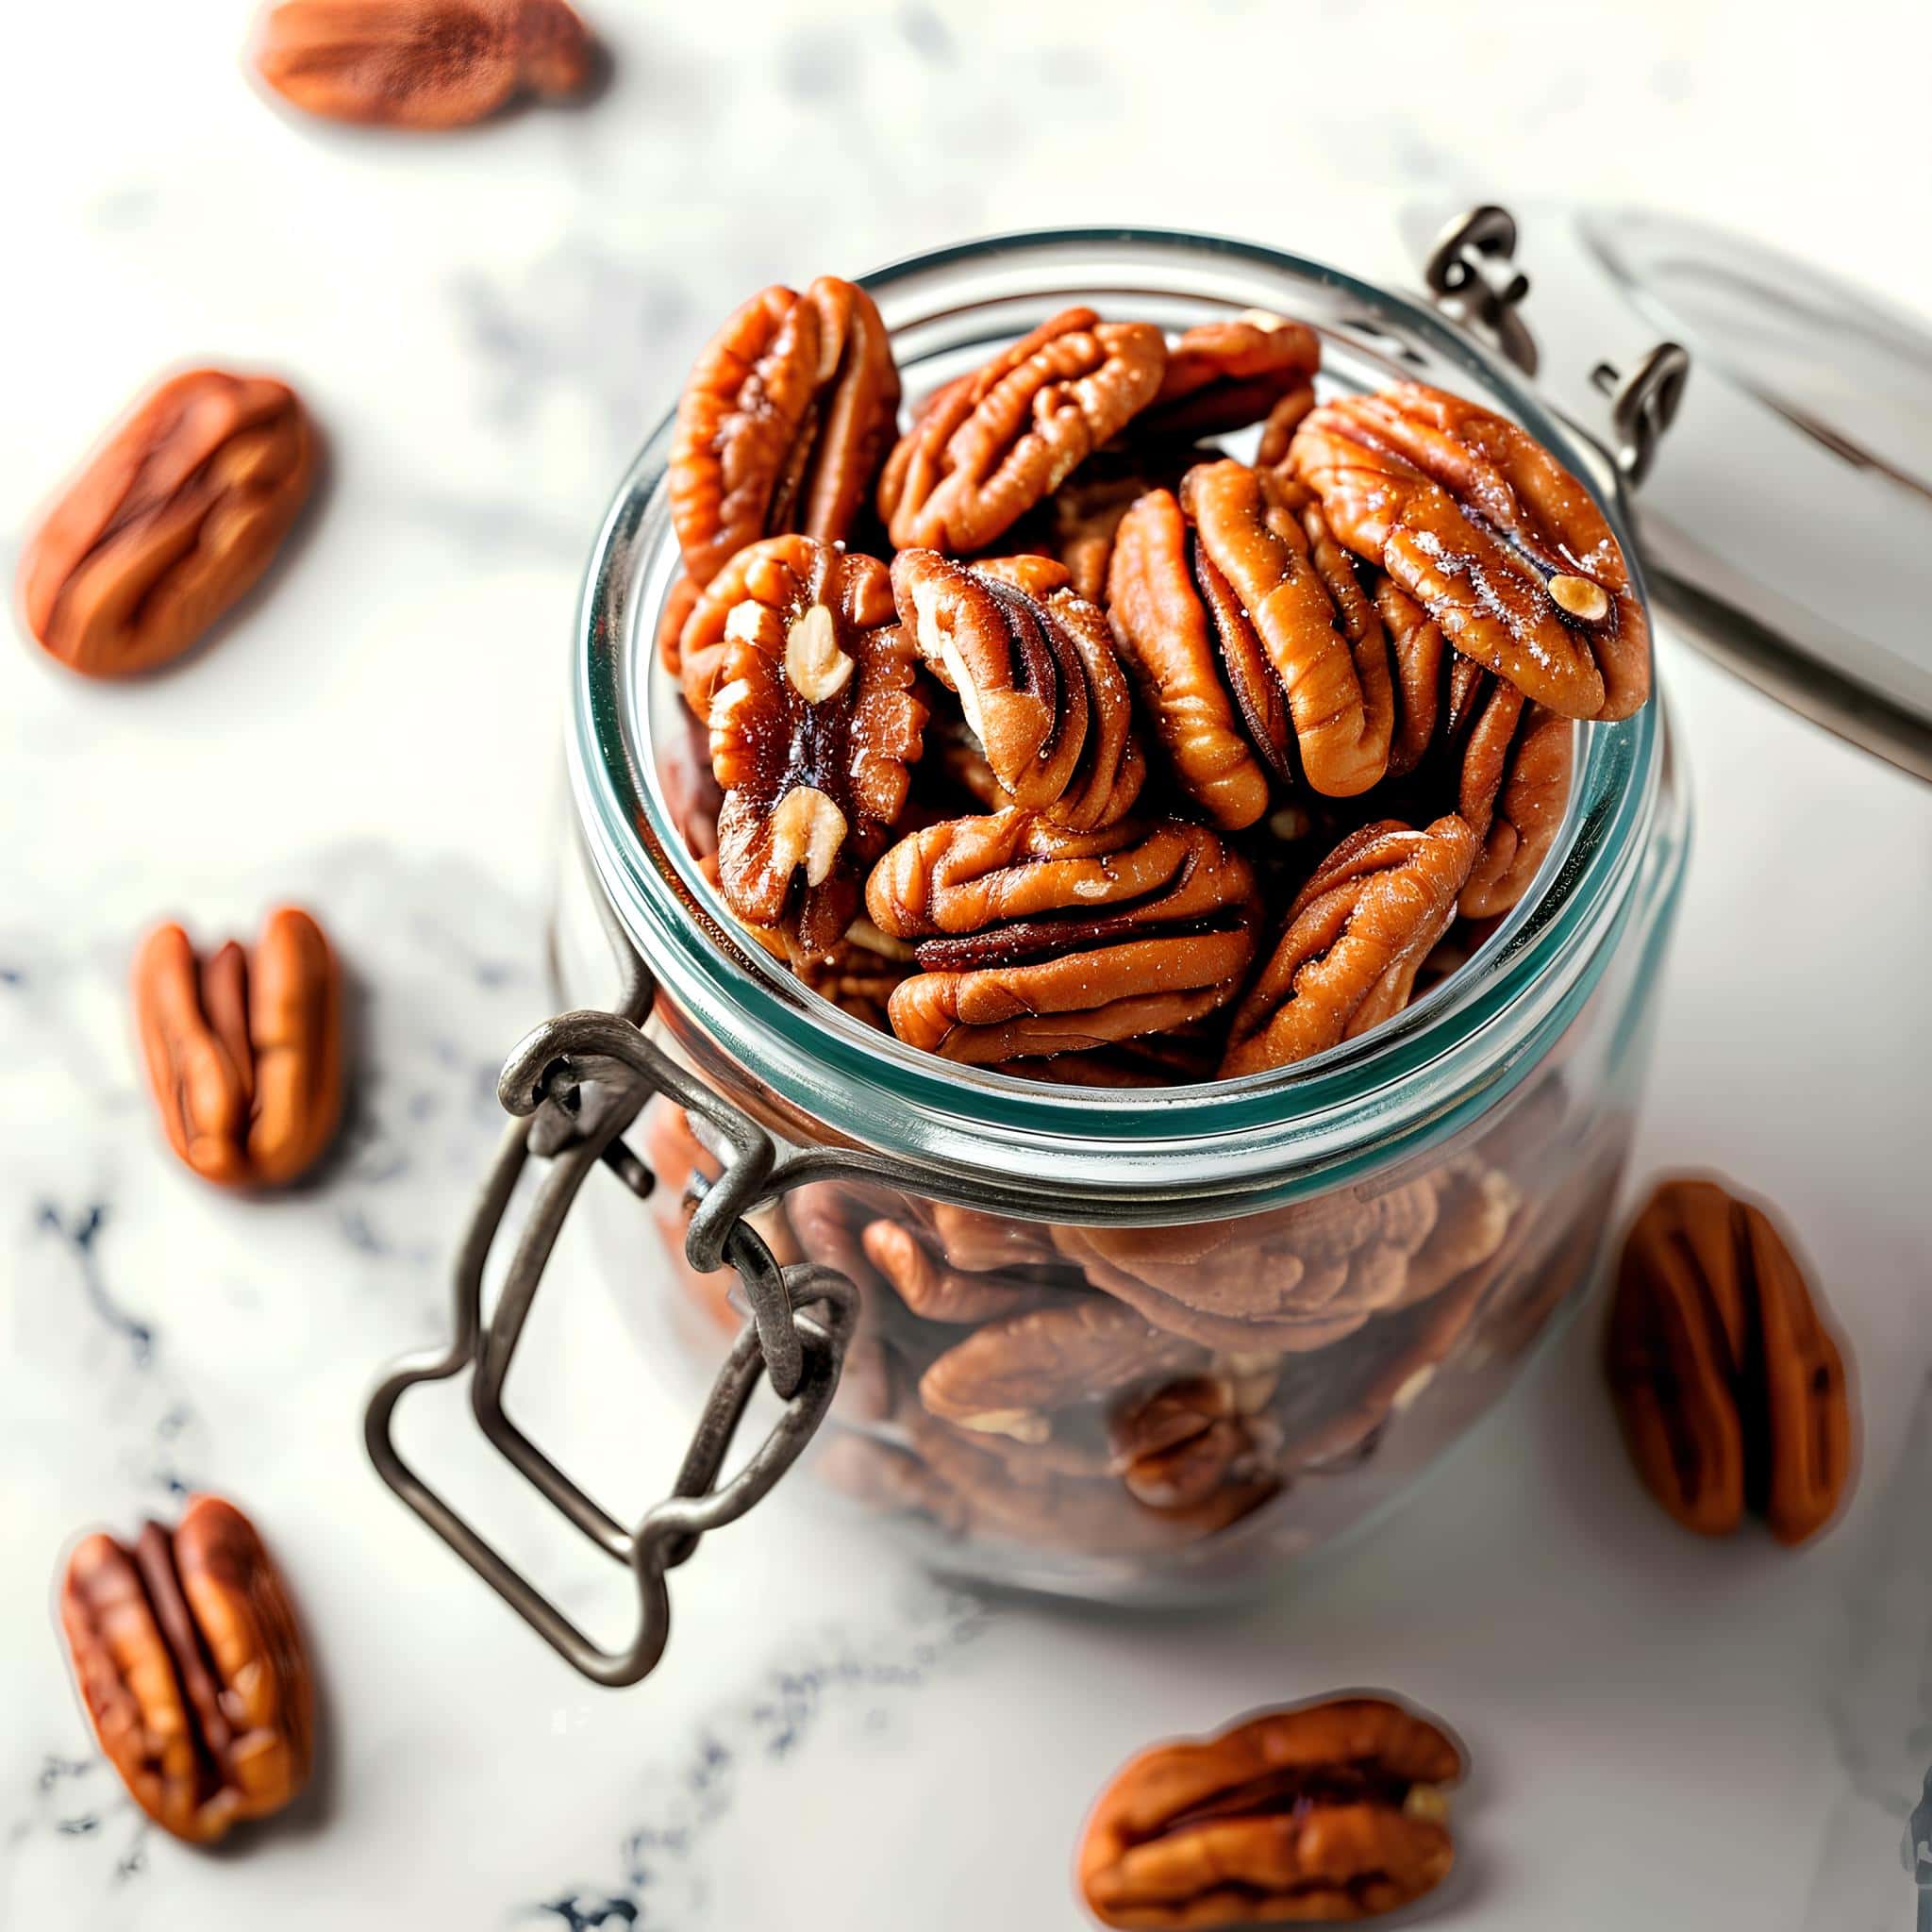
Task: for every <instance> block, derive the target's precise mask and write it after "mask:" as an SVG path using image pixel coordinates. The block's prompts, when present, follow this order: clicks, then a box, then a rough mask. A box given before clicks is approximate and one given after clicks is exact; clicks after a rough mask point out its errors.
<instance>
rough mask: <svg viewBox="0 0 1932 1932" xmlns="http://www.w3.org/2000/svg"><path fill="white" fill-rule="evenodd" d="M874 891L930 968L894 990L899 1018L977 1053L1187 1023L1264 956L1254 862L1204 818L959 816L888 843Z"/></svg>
mask: <svg viewBox="0 0 1932 1932" xmlns="http://www.w3.org/2000/svg"><path fill="white" fill-rule="evenodd" d="M866 903H867V907H868V908H869V910H870V911H871V913H872V918H873V923H874V924H875V925H877V926H879V927H880V928H881V929H883V930H884V931H886V932H888V933H891V935H892V936H893V937H894V938H897V939H905V940H910V941H912V942H913V958H914V959H915V960H916V961H917V962H918V964H919V967H920V969H921V970H920V971H919V972H918V973H917V974H914V975H913V977H911V978H910V979H908V980H907V981H906V982H905V984H904V985H902V986H901V987H900V988H899V990H898V991H896V992H895V993H894V994H893V995H892V1003H891V1021H892V1030H893V1031H894V1032H895V1033H897V1034H898V1036H899V1038H900V1039H901V1040H904V1041H908V1042H909V1043H910V1044H912V1045H914V1046H921V1047H924V1048H926V1049H927V1050H928V1051H930V1052H934V1053H938V1054H941V1055H943V1056H944V1057H945V1058H948V1059H956V1060H964V1061H972V1062H975V1063H980V1064H997V1063H998V1062H1000V1061H1003V1060H1015V1059H1025V1058H1034V1057H1037V1056H1039V1055H1042V1054H1056V1053H1065V1052H1071V1051H1076V1050H1079V1049H1083V1048H1087V1047H1091V1046H1098V1045H1103V1044H1105V1043H1107V1042H1108V1041H1118V1040H1129V1039H1133V1038H1136V1037H1137V1036H1139V1035H1141V1034H1148V1033H1165V1032H1169V1031H1171V1030H1173V1029H1174V1028H1175V1027H1178V1026H1184V1025H1186V1024H1188V1023H1189V1022H1191V1021H1193V1020H1197V1019H1199V1018H1200V1017H1201V1016H1202V1015H1203V1014H1205V1013H1208V1012H1212V1011H1213V1010H1215V1008H1219V1007H1221V1006H1223V1005H1224V1004H1225V1003H1226V1002H1227V1001H1228V1000H1229V999H1231V998H1232V997H1233V996H1234V993H1235V991H1236V990H1237V989H1238V988H1239V986H1240V984H1241V977H1242V975H1243V974H1245V973H1246V971H1247V968H1248V964H1249V962H1250V960H1251V959H1252V958H1253V957H1254V949H1255V924H1256V918H1257V907H1256V902H1255V898H1254V875H1253V874H1252V873H1251V872H1250V870H1249V868H1248V866H1247V864H1246V862H1245V861H1244V860H1243V859H1241V858H1239V857H1238V856H1237V855H1236V854H1234V853H1232V852H1229V851H1228V850H1227V849H1226V847H1225V846H1224V845H1223V844H1222V842H1221V841H1220V840H1219V839H1217V838H1216V837H1215V835H1214V834H1213V833H1212V832H1210V831H1208V830H1207V829H1206V827H1204V826H1200V825H1190V824H1178V823H1171V822H1157V823H1153V824H1139V823H1135V822H1134V821H1131V820H1124V821H1122V822H1121V823H1119V824H1113V825H1109V826H1107V827H1106V828H1105V829H1103V830H1098V831H1091V832H1075V831H1073V830H1071V829H1069V828H1068V827H1066V826H1064V825H1060V824H1055V823H1054V822H1053V821H1052V820H1051V819H1049V818H1046V817H1044V816H1042V815H1041V813H1039V812H1035V811H1029V810H1027V809H1026V808H1024V807H1021V806H1014V807H1010V808H1008V809H1007V810H1005V811H999V812H992V813H990V814H988V815H987V816H986V817H984V818H972V819H954V820H950V821H947V822H945V823H943V824H937V825H929V826H927V827H925V828H924V830H923V831H919V832H916V833H914V834H913V835H912V836H911V837H910V838H908V839H903V840H901V841H899V843H898V844H897V845H895V846H894V847H893V848H892V849H891V851H890V852H889V853H887V854H886V856H885V858H882V859H881V860H880V861H879V863H878V865H877V866H876V867H874V871H873V875H872V878H871V881H870V882H869V884H868V885H867V888H866Z"/></svg>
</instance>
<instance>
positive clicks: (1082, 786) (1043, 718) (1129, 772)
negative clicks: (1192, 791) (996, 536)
mask: <svg viewBox="0 0 1932 1932" xmlns="http://www.w3.org/2000/svg"><path fill="white" fill-rule="evenodd" d="M892 591H893V595H894V596H895V597H896V599H897V600H898V608H899V617H900V621H901V622H902V623H903V624H904V625H905V626H906V629H907V632H908V635H909V636H910V637H911V638H912V640H913V641H914V642H915V643H916V644H917V645H918V647H919V652H920V655H921V656H922V657H923V658H924V659H925V663H926V667H927V668H928V669H929V670H930V671H931V672H932V673H933V675H935V676H936V677H937V678H938V679H939V680H940V682H941V684H943V685H944V686H945V687H946V688H947V689H948V690H949V691H954V692H956V693H957V694H958V699H959V705H960V708H961V709H962V710H963V711H964V712H965V714H966V722H967V724H969V725H971V726H972V728H973V731H974V735H975V736H976V737H977V738H978V740H979V742H980V745H981V747H982V749H983V750H984V751H985V754H986V759H987V763H988V765H989V766H990V767H991V771H992V774H993V776H994V778H995V779H996V780H997V781H998V783H999V786H1000V788H1001V791H1002V794H1003V798H1002V802H1003V803H1006V804H1011V805H1032V806H1041V807H1050V808H1052V816H1053V817H1054V818H1056V819H1057V820H1058V821H1059V822H1060V823H1061V824H1067V825H1072V826H1074V828H1075V829H1076V830H1082V831H1084V830H1087V829H1089V828H1090V827H1092V826H1096V825H1104V824H1111V823H1112V822H1113V821H1114V820H1115V819H1118V818H1122V817H1124V816H1125V814H1126V813H1127V812H1128V811H1130V810H1131V809H1132V808H1133V805H1134V802H1135V800H1136V799H1137V798H1139V796H1140V794H1141V784H1142V782H1143V780H1144V779H1145V777H1146V765H1145V762H1144V760H1143V759H1142V758H1141V748H1140V746H1139V744H1138V743H1137V742H1136V741H1135V739H1134V735H1133V729H1132V724H1133V698H1132V696H1131V694H1130V693H1129V691H1128V690H1127V680H1126V677H1125V675H1124V674H1123V672H1122V670H1121V667H1120V662H1119V660H1118V659H1117V658H1115V656H1114V648H1113V634H1112V632H1111V631H1110V630H1109V629H1108V622H1107V617H1106V614H1105V612H1103V611H1102V610H1101V609H1100V608H1099V607H1098V606H1097V605H1094V604H1091V603H1090V602H1088V600H1087V599H1086V598H1084V597H1082V596H1081V595H1080V594H1079V593H1078V592H1077V591H1074V590H1073V589H1071V588H1070V587H1069V585H1068V581H1067V573H1066V571H1065V570H1064V569H1063V568H1062V567H1061V566H1060V565H1058V564H1057V563H1054V562H1052V561H1051V560H1049V559H1047V558H1039V557H1021V558H1005V559H1000V560H998V561H995V562H990V563H978V564H963V563H955V562H953V561H952V560H951V558H945V557H941V555H940V553H939V552H938V551H937V550H902V551H900V553H899V554H898V556H896V557H895V558H893V559H892Z"/></svg>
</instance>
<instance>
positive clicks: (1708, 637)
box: [1404, 207, 1932, 778]
mask: <svg viewBox="0 0 1932 1932" xmlns="http://www.w3.org/2000/svg"><path fill="white" fill-rule="evenodd" d="M1437 212H1438V213H1440V210H1438V211H1437ZM1482 212H1483V213H1486V214H1492V215H1495V216H1497V217H1500V218H1501V219H1502V221H1503V222H1505V223H1507V219H1508V218H1507V216H1504V215H1503V211H1502V210H1500V209H1493V210H1484V211H1482ZM1520 212H1521V213H1522V215H1523V220H1522V223H1521V234H1520V238H1519V235H1518V233H1517V231H1516V226H1515V225H1514V224H1509V225H1508V227H1507V243H1506V245H1505V246H1504V247H1503V248H1502V249H1501V250H1500V251H1498V252H1500V253H1501V254H1502V255H1503V256H1504V257H1505V258H1507V267H1508V270H1509V272H1510V273H1511V274H1512V275H1514V276H1515V277H1516V278H1517V281H1518V282H1519V284H1520V286H1515V287H1511V288H1509V289H1508V291H1507V296H1506V300H1507V305H1508V306H1507V322H1508V324H1509V326H1510V327H1511V329H1512V330H1515V331H1518V332H1519V333H1520V332H1522V331H1523V330H1524V329H1525V328H1526V332H1527V336H1528V338H1529V339H1530V340H1531V341H1533V342H1534V345H1535V346H1534V348H1533V349H1532V350H1531V354H1532V355H1534V356H1535V357H1536V358H1537V369H1536V373H1537V380H1538V384H1539V387H1540V388H1541V389H1542V390H1543V391H1544V392H1545V394H1546V395H1548V396H1549V398H1550V399H1551V400H1552V401H1553V402H1555V403H1556V404H1557V407H1559V408H1561V409H1562V410H1563V411H1564V412H1565V413H1566V414H1568V415H1569V416H1571V418H1572V419H1573V420H1574V421H1575V422H1577V423H1579V424H1581V425H1583V426H1584V427H1586V428H1587V429H1595V428H1596V427H1597V426H1598V425H1602V424H1603V422H1604V419H1605V413H1606V407H1607V398H1611V397H1613V396H1614V395H1615V392H1616V391H1617V389H1618V387H1619V384H1620V382H1621V381H1622V380H1623V379H1624V375H1625V374H1626V373H1627V372H1628V371H1629V370H1631V369H1633V368H1635V367H1637V366H1638V364H1639V362H1640V361H1641V357H1642V353H1643V350H1644V348H1645V347H1646V346H1648V345H1649V344H1651V343H1653V342H1655V341H1656V340H1657V338H1658V337H1659V336H1661V337H1665V338H1669V339H1670V340H1672V341H1675V342H1678V343H1681V344H1683V346H1684V347H1685V348H1687V349H1688V350H1689V351H1690V362H1691V369H1690V375H1689V380H1688V381H1687V382H1685V383H1684V385H1683V387H1682V390H1681V393H1680V395H1679V396H1678V397H1676V398H1674V404H1675V410H1674V420H1673V422H1672V425H1671V427H1670V429H1669V433H1668V435H1664V436H1662V437H1661V440H1660V441H1658V442H1657V449H1656V457H1655V461H1654V463H1653V464H1652V465H1651V466H1650V467H1649V468H1648V470H1647V472H1644V473H1642V482H1641V488H1640V489H1638V490H1637V491H1636V493H1635V496H1634V499H1633V511H1634V515H1635V518H1636V522H1637V526H1638V534H1639V539H1640V541H1641V544H1642V548H1643V555H1644V561H1645V564H1646V567H1647V571H1648V575H1649V580H1650V585H1651V591H1652V593H1653V595H1654V596H1655V597H1656V598H1657V602H1658V603H1659V604H1661V605H1663V606H1664V607H1666V608H1667V609H1668V611H1669V613H1670V615H1671V617H1672V618H1673V619H1674V620H1675V625H1676V628H1677V629H1678V630H1679V631H1680V632H1681V633H1683V634H1684V635H1686V636H1687V637H1688V638H1689V640H1690V641H1691V642H1693V643H1695V644H1697V645H1699V646H1700V647H1702V648H1703V649H1705V650H1707V652H1709V653H1710V654H1712V655H1713V656H1715V657H1717V658H1720V659H1721V660H1722V661H1724V663H1725V664H1727V665H1728V666H1729V667H1730V668H1731V669H1732V670H1734V671H1736V672H1737V673H1739V674H1740V675H1742V676H1744V677H1746V678H1748V679H1749V680H1750V681H1751V682H1752V683H1754V684H1756V685H1757V686H1758V687H1759V688H1760V689H1762V690H1764V691H1767V692H1769V693H1770V694H1771V695H1773V696H1774V697H1776V698H1778V699H1780V700H1781V701H1782V702H1784V703H1785V704H1788V705H1790V707H1792V708H1794V709H1796V710H1798V711H1801V712H1803V713H1804V714H1805V715H1806V716H1807V717H1809V718H1812V719H1814V720H1815V721H1816V722H1818V723H1819V724H1824V726H1826V727H1827V728H1828V729H1830V730H1833V731H1836V732H1838V733H1839V734H1840V735H1841V736H1843V737H1845V738H1848V739H1851V740H1853V741H1855V742H1857V743H1858V744H1860V745H1862V746H1864V747H1865V748H1866V749H1867V750H1869V751H1872V752H1874V753H1876V754H1877V755H1878V756H1880V757H1882V758H1888V759H1890V761H1891V762H1892V763H1894V764H1897V765H1899V766H1901V767H1903V768H1904V769H1906V770H1907V771H1910V772H1913V773H1915V774H1917V775H1919V776H1920V777H1924V778H1932V625H1928V623H1927V621H1926V618H1925V616H1924V613H1925V611H1926V610H1927V609H1928V608H1932V324H1928V323H1927V322H1926V321H1925V320H1924V319H1922V318H1919V317H1916V316H1914V315H1911V314H1909V313H1907V312H1906V311H1904V310H1902V309H1899V308H1893V307H1890V306H1888V305H1886V304H1885V303H1883V302H1881V301H1880V300H1879V299H1878V298H1877V297H1875V296H1874V295H1872V294H1870V293H1869V292H1867V291H1863V290H1860V289H1857V288H1855V287H1853V286H1851V285H1849V284H1847V283H1845V282H1842V281H1840V280H1839V279H1838V278H1836V277H1835V276H1833V275H1830V274H1828V273H1826V272H1825V271H1824V270H1823V269H1821V268H1819V267H1817V266H1816V265H1814V264H1811V263H1807V262H1805V261H1801V260H1799V259H1796V258H1792V257H1790V256H1787V255H1784V254H1782V253H1780V252H1778V251H1777V250H1775V249H1773V248H1770V247H1767V246H1765V245H1763V244H1761V243H1758V242H1753V241H1750V240H1747V239H1745V238H1743V237H1741V236H1739V235H1735V234H1731V233H1729V232H1727V231H1725V230H1723V229H1720V228H1713V227H1709V226H1707V225H1704V224H1702V223H1698V222H1694V221H1691V220H1689V219H1686V218H1684V217H1682V216H1678V215H1670V214H1662V213H1657V212H1655V211H1651V210H1645V209H1637V208H1619V209H1581V210H1574V209H1573V210H1563V209H1557V208H1534V207H1532V208H1528V209H1526V210H1520ZM1404 225H1405V228H1406V229H1407V230H1408V236H1409V239H1410V240H1411V242H1420V241H1421V240H1422V239H1423V237H1424V235H1426V234H1428V233H1429V232H1431V230H1432V228H1433V226H1434V224H1433V222H1432V221H1431V220H1430V219H1429V218H1428V217H1427V215H1426V214H1425V212H1424V210H1420V209H1418V210H1415V211H1413V215H1412V218H1409V219H1406V220H1405V223H1404ZM1491 280H1492V283H1493V284H1494V285H1496V286H1501V278H1500V276H1499V275H1492V276H1491ZM1489 320H1490V321H1491V326H1492V327H1493V326H1494V323H1495V316H1494V314H1493V313H1492V314H1491V317H1490V318H1489ZM1496 332H1497V333H1499V334H1500V330H1498V331H1496ZM1506 347H1507V341H1506ZM1606 440H1607V441H1615V436H1614V433H1613V434H1612V435H1611V436H1610V437H1609V438H1607V439H1606ZM1626 467H1627V465H1626Z"/></svg>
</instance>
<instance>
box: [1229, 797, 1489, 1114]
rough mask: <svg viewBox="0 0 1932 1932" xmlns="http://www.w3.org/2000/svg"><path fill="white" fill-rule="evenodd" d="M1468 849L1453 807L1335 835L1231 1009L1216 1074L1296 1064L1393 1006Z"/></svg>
mask: <svg viewBox="0 0 1932 1932" xmlns="http://www.w3.org/2000/svg"><path fill="white" fill-rule="evenodd" d="M1475 856H1476V839H1475V834H1474V832H1473V831H1471V830H1470V828H1469V826H1468V825H1467V824H1464V823H1463V822H1462V820H1460V819H1459V818H1457V817H1456V815H1455V814H1454V813H1453V812H1452V813H1450V814H1448V815H1447V816H1445V817H1442V818H1440V819H1438V820H1437V821H1436V822H1435V823H1434V824H1432V825H1429V826H1427V827H1426V828H1425V829H1424V830H1422V831H1412V830H1410V828H1409V827H1408V826H1407V825H1402V824H1396V823H1395V822H1394V821H1392V820H1387V819H1385V820H1382V821H1380V822H1379V823H1377V824H1373V825H1364V826H1363V827H1362V829H1361V830H1360V831H1359V832H1356V833H1353V834H1351V835H1350V837H1348V838H1346V839H1344V840H1343V841H1341V844H1340V845H1338V846H1337V847H1336V848H1335V850H1334V851H1333V852H1331V853H1330V854H1329V855H1328V857H1327V858H1324V860H1323V861H1322V863H1321V864H1320V865H1319V866H1318V867H1317V868H1316V870H1315V874H1314V876H1313V877H1312V878H1310V879H1309V880H1308V882H1307V885H1306V886H1304V887H1303V888H1302V890H1301V892H1300V894H1299V895H1298V896H1297V898H1296V899H1295V902H1294V904H1293V905H1292V906H1291V907H1290V908H1289V911H1288V924H1287V927H1286V929H1285V930H1284V931H1283V933H1282V935H1281V938H1280V940H1279V941H1278V942H1277V943H1276V945H1275V948H1274V955H1273V957H1272V958H1270V959H1269V961H1268V963H1267V964H1266V965H1265V966H1264V967H1262V969H1261V971H1260V973H1259V974H1257V976H1256V978H1255V980H1254V983H1253V984H1252V985H1251V986H1250V987H1249V988H1248V990H1247V991H1246V993H1245V994H1243V996H1242V998H1241V1005H1240V1006H1239V1007H1238V1008H1236V1009H1235V1016H1234V1028H1233V1032H1232V1035H1231V1038H1230V1042H1229V1045H1228V1050H1227V1055H1226V1058H1224V1060H1223V1061H1222V1063H1221V1072H1222V1075H1223V1077H1224V1078H1232V1077H1234V1076H1237V1075H1239V1074H1257V1073H1260V1072H1262V1071H1264V1070H1265V1069H1267V1068H1271V1067H1285V1066H1288V1065H1289V1064H1290V1063H1291V1062H1292V1061H1295V1060H1305V1059H1307V1058H1309V1057H1310V1056H1311V1055H1313V1054H1318V1053H1324V1052H1326V1051H1327V1049H1328V1048H1329V1047H1331V1046H1335V1045H1337V1044H1338V1043H1340V1042H1341V1041H1344V1040H1353V1039H1355V1038H1356V1037H1357V1035H1359V1034H1363V1033H1366V1032H1367V1031H1368V1030H1369V1029H1370V1027H1372V1026H1379V1025H1380V1024H1382V1022H1383V1021H1384V1020H1387V1019H1389V1018H1391V1016H1392V1015H1394V1014H1396V1013H1399V1012H1400V1011H1401V1010H1402V1008H1404V1007H1406V1006H1407V1004H1408V1000H1409V995H1410V993H1411V991H1413V990H1414V986H1415V976H1416V973H1417V970H1418V969H1419V968H1420V967H1421V965H1422V963H1423V961H1424V958H1427V957H1428V953H1429V949H1430V948H1431V947H1432V946H1434V944H1435V943H1436V941H1438V940H1440V939H1441V937H1442V934H1443V933H1444V932H1445V931H1446V930H1447V928H1448V925H1449V922H1450V920H1452V919H1453V918H1454V917H1455V916H1456V899H1457V893H1459V892H1460V891H1462V888H1463V886H1464V884H1465V883H1466V882H1467V880H1468V878H1469V874H1470V869H1471V867H1472V866H1473V865H1474V863H1475Z"/></svg>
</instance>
